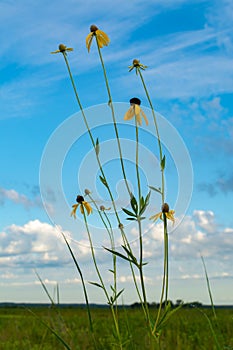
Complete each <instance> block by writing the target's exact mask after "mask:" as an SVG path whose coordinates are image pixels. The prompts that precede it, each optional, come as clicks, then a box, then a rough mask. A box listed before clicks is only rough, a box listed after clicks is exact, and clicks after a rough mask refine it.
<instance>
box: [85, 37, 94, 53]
mask: <svg viewBox="0 0 233 350" xmlns="http://www.w3.org/2000/svg"><path fill="white" fill-rule="evenodd" d="M93 36H94V33H93V32H91V33H89V34H88V35H87V37H86V47H87V51H88V52H89V51H90V48H91V43H92V40H93Z"/></svg>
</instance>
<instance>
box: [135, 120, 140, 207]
mask: <svg viewBox="0 0 233 350" xmlns="http://www.w3.org/2000/svg"><path fill="white" fill-rule="evenodd" d="M135 128H136V174H137V182H138V203H139V207H140V203H141V182H140V173H139V167H138V164H139V162H138V158H139V149H138V146H139V142H138V122H137V119H136V118H135ZM140 209H141V208H140Z"/></svg>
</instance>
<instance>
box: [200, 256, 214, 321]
mask: <svg viewBox="0 0 233 350" xmlns="http://www.w3.org/2000/svg"><path fill="white" fill-rule="evenodd" d="M201 260H202V264H203V267H204V271H205V278H206V283H207V288H208V293H209V297H210V302H211V308H212V312H213V315H214V318H215V319H216V320H217V315H216V312H215V307H214V301H213V297H212V293H211V288H210V281H209V277H208V274H207V269H206V265H205V261H204V258H203V256H202V255H201Z"/></svg>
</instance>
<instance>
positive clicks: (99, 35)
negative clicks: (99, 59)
mask: <svg viewBox="0 0 233 350" xmlns="http://www.w3.org/2000/svg"><path fill="white" fill-rule="evenodd" d="M90 31H91V32H90V33H89V34H88V35H87V37H86V47H87V50H88V52H89V51H90V48H91V43H92V40H93V38H94V36H95V37H96V39H97V41H98V44H99V47H100V48H102V47H103V46H108V44H109V43H110V39H109V37H108V36H107V34H106V33H105V32H103V31H102V30H100V29H99V28H98V27H96V25H94V24H92V25H91V27H90Z"/></svg>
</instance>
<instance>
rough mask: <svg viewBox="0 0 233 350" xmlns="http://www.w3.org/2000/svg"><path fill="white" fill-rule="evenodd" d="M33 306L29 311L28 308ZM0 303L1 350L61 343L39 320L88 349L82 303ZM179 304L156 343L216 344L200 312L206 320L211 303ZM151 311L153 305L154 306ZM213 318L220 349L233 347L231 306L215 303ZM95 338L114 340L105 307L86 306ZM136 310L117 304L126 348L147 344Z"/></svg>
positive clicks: (48, 349)
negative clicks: (203, 306) (89, 308)
mask: <svg viewBox="0 0 233 350" xmlns="http://www.w3.org/2000/svg"><path fill="white" fill-rule="evenodd" d="M29 309H30V310H31V311H32V312H33V314H32V313H31V312H30V311H29ZM29 309H26V308H9V307H8V308H0V348H1V349H4V350H14V349H20V350H24V349H30V350H39V349H40V350H54V349H64V346H63V345H62V344H61V343H59V341H58V340H57V338H56V337H55V336H54V335H53V334H52V333H51V331H50V330H48V329H47V328H46V327H45V325H44V324H42V322H41V321H43V322H45V323H46V324H49V325H50V326H51V327H52V328H53V329H55V330H56V332H57V333H58V334H59V335H60V336H61V337H63V338H64V339H65V341H66V342H67V343H68V344H69V346H70V347H71V349H72V350H73V349H74V350H79V349H80V350H85V349H90V350H91V349H94V348H93V346H92V339H91V335H90V333H89V328H88V319H87V314H86V310H85V309H84V308H72V307H67V308H60V309H57V308H56V309H53V308H51V307H33V308H29ZM200 310H201V311H199V310H198V309H189V308H187V309H181V310H180V311H178V313H177V314H175V315H174V317H172V318H171V320H170V321H169V323H168V325H167V327H166V328H165V330H164V333H163V334H162V338H161V344H162V349H166V350H170V349H171V350H175V349H178V350H191V349H192V350H195V349H196V350H201V349H203V350H214V349H216V347H215V343H214V339H213V335H212V333H211V330H210V327H209V324H208V322H207V320H206V318H205V316H204V315H203V313H202V312H205V313H206V314H207V315H208V316H209V317H210V319H211V320H213V318H212V311H211V309H200ZM154 312H155V313H156V310H155V311H154ZM216 313H217V321H218V322H217V323H215V322H214V321H213V324H214V330H215V332H216V335H217V337H218V341H219V343H220V344H221V346H222V349H226V350H230V349H233V309H218V308H217V309H216ZM92 316H93V320H94V327H95V334H96V339H97V340H98V344H99V349H104V350H108V349H110V350H112V349H114V347H113V346H111V345H110V344H111V342H112V343H114V337H113V333H112V329H111V328H110V329H109V324H111V323H110V322H109V318H110V317H111V315H110V312H109V311H108V309H106V308H94V309H92ZM141 317H142V316H141V312H140V311H139V310H138V309H137V308H136V309H130V308H127V313H126V312H125V311H124V310H123V309H120V310H119V318H120V320H121V324H122V328H123V330H124V334H125V338H127V336H128V333H129V331H130V332H132V334H133V337H132V338H131V343H129V347H128V348H129V349H135V350H136V349H140V350H146V349H150V347H149V345H148V339H147V338H145V329H144V328H143V327H142V323H143V322H142V320H141Z"/></svg>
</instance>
